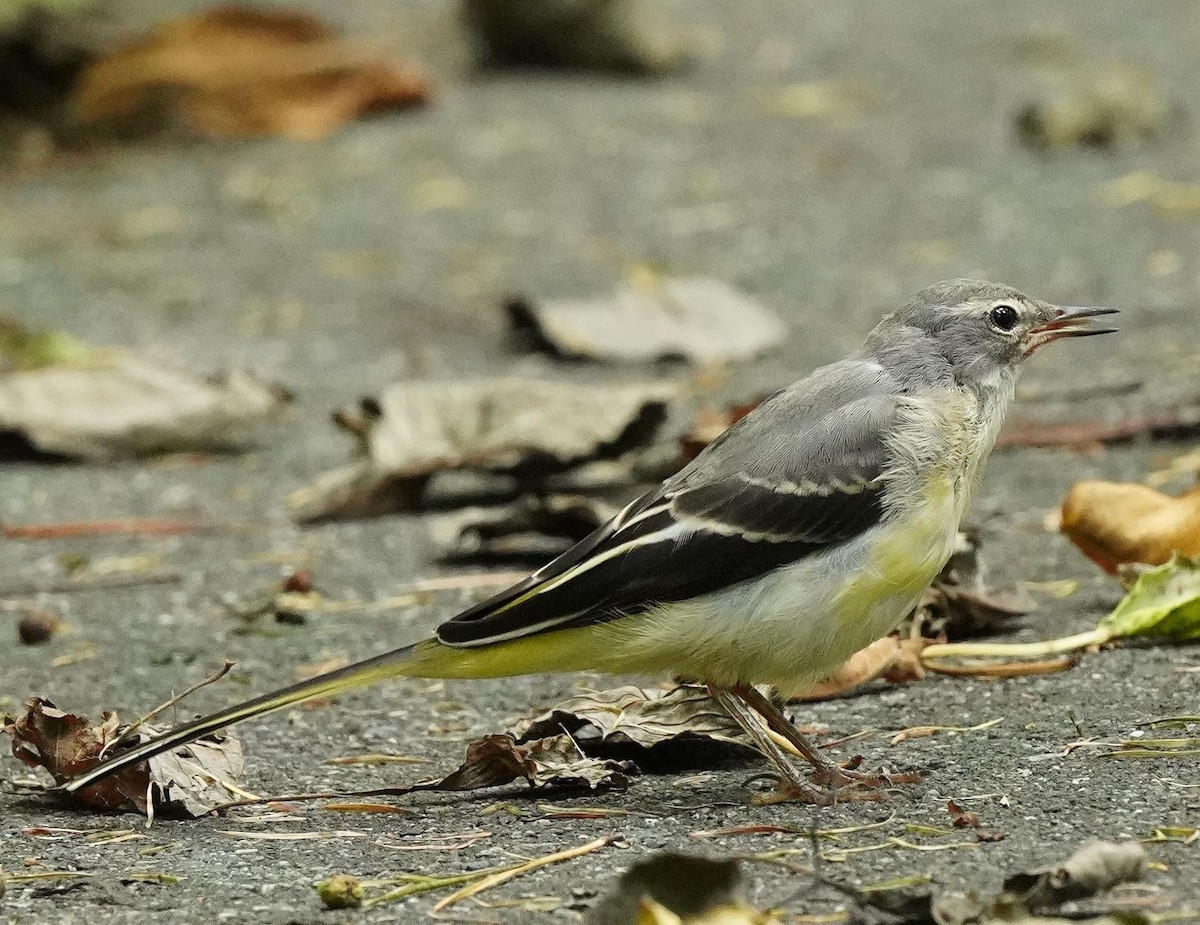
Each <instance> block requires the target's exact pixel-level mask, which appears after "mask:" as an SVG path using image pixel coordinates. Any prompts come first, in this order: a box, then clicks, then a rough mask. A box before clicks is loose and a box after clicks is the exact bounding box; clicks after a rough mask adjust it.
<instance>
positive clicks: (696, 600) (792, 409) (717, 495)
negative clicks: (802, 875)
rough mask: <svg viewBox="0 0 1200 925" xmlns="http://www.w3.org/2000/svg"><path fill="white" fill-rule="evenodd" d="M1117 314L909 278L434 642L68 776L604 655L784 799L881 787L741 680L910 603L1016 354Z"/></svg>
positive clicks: (937, 549)
mask: <svg viewBox="0 0 1200 925" xmlns="http://www.w3.org/2000/svg"><path fill="white" fill-rule="evenodd" d="M1113 312H1115V309H1111V308H1097V307H1063V306H1057V305H1053V304H1050V303H1048V302H1044V301H1041V300H1039V299H1035V298H1032V297H1030V296H1027V295H1025V294H1024V293H1022V292H1020V291H1018V290H1017V289H1014V288H1012V287H1011V286H1007V285H1003V284H1000V283H991V282H983V281H976V280H964V279H955V280H946V281H943V282H939V283H936V284H934V285H931V286H929V287H927V288H925V289H922V290H921V291H920V292H919V293H917V294H916V296H914V297H913V298H912V299H910V300H909V301H907V302H905V303H904V304H902V305H901V306H900V307H899V308H897V309H896V310H895V311H893V312H891V313H890V314H887V315H885V316H884V317H883V319H882V320H881V321H880V322H879V323H878V324H877V325H876V326H875V327H874V328H873V329H872V330H871V331H870V333H869V334H868V335H867V337H866V339H865V341H864V342H863V344H862V346H861V347H860V348H859V349H858V350H857V351H855V352H854V353H852V354H851V355H849V356H847V357H845V358H843V359H840V360H837V361H835V362H833V363H830V364H829V365H826V366H823V367H821V368H819V369H816V370H815V371H813V372H811V373H809V374H808V375H807V376H805V377H804V378H802V379H800V380H799V381H798V382H795V383H793V384H792V385H790V386H787V387H785V388H783V389H780V390H779V391H777V392H775V393H774V394H773V395H771V396H770V397H769V398H767V399H766V400H764V401H763V402H762V403H761V404H760V405H759V406H758V407H757V408H755V409H754V410H753V411H752V412H750V413H749V414H747V415H746V416H744V417H743V418H742V419H741V420H739V421H738V422H737V423H735V424H733V425H732V426H731V427H729V428H728V429H727V430H726V431H725V432H724V433H722V434H721V435H720V436H719V437H718V438H717V439H716V440H715V441H714V442H713V443H711V444H710V445H709V446H708V447H706V448H705V449H704V450H703V451H702V452H701V453H700V454H699V455H697V456H696V457H695V458H694V459H693V460H692V461H691V462H690V463H688V464H687V465H685V466H684V467H683V468H682V469H680V470H679V471H678V472H677V473H676V474H675V475H673V476H671V477H670V478H667V479H666V480H664V481H663V482H662V483H661V484H659V485H658V486H657V487H655V488H653V489H652V490H650V491H648V492H646V493H645V494H642V495H641V496H640V497H638V498H636V499H634V500H633V501H631V502H630V503H629V504H627V505H626V506H625V507H624V508H623V509H622V510H621V511H620V512H619V513H617V514H616V515H615V516H614V517H613V518H612V519H611V520H609V521H608V522H607V523H605V524H603V525H602V526H601V527H599V528H598V529H596V530H595V531H594V532H593V533H591V534H590V535H589V536H587V537H585V538H584V539H582V540H580V541H579V542H578V543H576V544H575V545H574V546H572V547H571V548H570V549H568V550H567V551H566V552H564V553H562V554H561V555H559V556H558V557H557V558H555V559H554V560H553V561H551V562H549V563H548V564H547V565H545V566H543V567H542V568H539V569H537V570H536V571H534V572H533V573H532V574H530V575H529V576H528V577H526V578H525V579H524V580H522V581H519V582H518V583H516V584H514V585H512V586H511V587H509V588H507V589H505V590H503V591H501V592H499V593H497V594H495V595H494V596H492V597H490V598H488V599H487V600H484V601H482V602H480V603H478V604H475V605H474V606H472V607H470V608H468V609H466V610H464V611H462V612H461V613H459V614H458V615H457V616H454V617H453V618H451V619H449V620H447V621H445V622H443V623H442V624H441V625H439V626H438V627H437V629H436V631H435V632H434V634H433V636H432V637H430V638H428V639H425V640H422V641H419V642H417V643H415V644H412V645H406V646H403V647H401V648H398V649H394V650H392V651H389V652H385V653H383V654H380V655H376V656H374V657H372V658H367V659H365V660H363V661H360V662H357V663H355V664H352V665H349V666H347V667H344V668H339V669H336V670H334V671H330V672H327V673H325V674H322V675H319V676H317V677H314V678H311V679H309V680H305V681H301V682H299V683H297V684H293V685H291V686H288V687H284V688H282V689H280V690H277V691H274V692H271V693H267V694H263V695H261V696H258V697H255V698H253V699H250V700H246V701H245V702H242V703H238V704H235V705H234V706H230V707H227V708H225V709H222V710H218V711H217V712H215V713H213V714H211V715H209V716H205V717H202V718H200V719H197V720H195V721H193V722H188V723H185V724H183V725H181V726H178V727H176V728H174V729H171V730H169V731H166V732H164V733H162V734H161V735H159V736H158V737H156V738H152V739H150V740H148V741H146V742H144V743H141V744H138V745H135V746H133V747H130V748H127V749H126V750H124V751H118V752H116V753H115V754H113V755H112V756H111V757H109V758H108V759H107V760H106V761H103V762H102V763H100V764H98V765H96V766H95V767H93V768H92V769H90V770H88V771H86V772H84V773H82V774H80V775H78V776H77V777H75V778H74V779H72V780H71V781H68V782H67V783H66V784H65V785H63V788H62V789H64V790H66V791H67V792H72V793H74V792H78V791H80V790H83V789H85V788H87V787H90V786H92V785H94V784H96V783H97V782H98V781H100V780H102V779H104V778H105V777H107V776H109V775H111V774H114V773H117V772H119V771H121V770H123V769H125V768H129V767H131V766H133V765H136V764H138V763H139V762H142V761H145V760H146V759H148V758H150V757H152V756H154V755H157V754H160V753H162V752H164V751H167V750H170V749H173V748H176V747H178V746H180V745H183V744H185V743H187V742H190V741H193V740H194V739H196V738H198V737H200V736H204V735H208V734H211V733H214V732H216V731H218V730H221V729H223V728H225V727H227V726H229V725H231V724H233V723H237V722H240V721H242V720H246V719H249V718H251V717H255V716H260V715H263V714H266V713H270V712H272V711H275V710H279V709H282V708H285V707H288V706H290V705H293V704H297V703H300V702H301V701H304V700H308V699H310V698H313V697H324V696H329V695H331V694H335V693H338V692H341V691H344V690H347V689H350V688H355V687H359V686H362V685H366V684H370V683H374V682H377V681H381V680H384V679H388V678H394V677H423V678H495V677H505V676H513V675H525V674H540V673H549V672H573V671H582V670H599V671H603V672H609V673H613V674H640V675H661V674H672V675H674V676H676V677H680V678H685V679H690V680H692V681H695V682H697V683H701V684H704V685H707V687H708V690H709V691H710V693H711V694H712V696H713V697H714V698H715V699H716V700H717V702H718V703H720V704H721V706H722V707H724V708H725V709H726V710H727V711H728V712H729V713H730V714H731V715H732V716H733V718H734V719H735V720H736V721H737V722H738V724H739V725H741V726H742V728H743V729H745V730H746V732H747V734H748V735H750V736H751V738H752V740H753V741H754V742H755V743H756V744H757V745H758V746H759V749H760V751H762V752H763V753H764V755H765V756H766V757H767V758H768V759H769V760H770V761H771V762H772V764H773V765H774V766H775V769H776V771H777V772H778V778H779V791H778V792H779V798H780V799H796V800H803V801H808V802H812V803H818V804H825V805H827V804H829V803H832V802H836V801H837V800H838V799H846V798H850V799H854V798H863V799H875V798H882V797H881V796H879V793H880V791H883V790H885V789H886V787H888V786H890V785H891V784H892V783H895V779H894V778H889V777H887V775H870V774H866V773H859V772H856V771H854V770H853V769H852V768H848V767H842V766H841V765H838V764H836V763H835V762H834V761H833V760H831V759H829V758H827V757H825V756H824V755H823V754H821V753H820V752H818V751H817V750H816V749H815V748H814V747H813V746H812V745H811V743H809V741H808V740H807V739H806V738H805V737H804V736H803V735H802V734H801V733H800V732H799V731H798V730H796V729H795V727H794V726H793V725H792V723H791V722H790V721H789V720H788V719H787V717H786V716H785V715H784V714H783V712H782V711H781V710H780V709H779V708H778V707H777V706H776V705H775V704H774V703H773V702H772V700H771V698H770V697H769V696H768V695H766V694H764V693H763V692H762V690H761V689H760V687H758V686H756V685H759V686H774V687H777V688H786V689H792V690H794V689H797V688H798V687H800V686H802V685H803V684H805V683H809V682H812V681H815V680H817V679H819V678H821V677H823V676H826V675H828V674H829V673H830V672H832V671H833V670H835V669H836V668H837V667H838V666H839V665H841V664H842V663H843V662H844V661H845V660H846V659H847V658H848V657H850V656H851V655H852V654H853V653H855V652H856V651H858V650H859V649H861V648H863V647H864V646H866V645H868V644H870V643H871V642H873V641H875V640H876V639H879V638H881V637H883V636H885V635H887V634H888V633H889V632H890V631H892V630H893V629H894V628H895V627H896V626H897V625H898V624H899V623H900V621H902V620H903V618H904V617H905V616H906V615H907V614H909V613H910V612H911V611H912V610H913V608H914V607H915V606H917V603H918V601H919V600H920V598H921V596H922V593H923V592H924V591H925V589H926V588H927V587H928V585H929V584H930V583H931V582H932V581H933V579H934V578H935V577H936V576H937V574H938V573H939V572H940V571H941V569H942V567H943V566H944V565H945V564H946V562H947V560H948V559H949V557H950V554H951V552H952V550H953V548H954V543H955V538H956V536H957V533H958V530H959V527H960V524H961V522H962V520H963V518H964V517H965V516H966V513H967V511H968V508H969V505H970V501H971V498H972V495H973V494H974V493H975V490H976V487H977V486H978V484H979V481H980V477H981V474H982V471H983V467H984V463H985V461H986V460H987V458H988V456H989V454H990V452H991V450H992V447H993V445H994V443H995V440H996V436H997V433H998V431H999V429H1000V426H1001V424H1002V422H1003V419H1004V415H1005V411H1006V409H1007V408H1008V406H1009V405H1010V403H1011V401H1012V398H1013V395H1014V388H1015V382H1016V379H1017V375H1018V373H1019V371H1020V369H1021V367H1022V364H1023V363H1024V362H1025V361H1026V360H1027V359H1028V358H1029V357H1030V356H1032V355H1033V354H1034V353H1035V352H1036V351H1037V350H1039V349H1040V348H1041V347H1043V346H1045V345H1046V344H1049V343H1051V342H1053V341H1056V340H1060V339H1063V338H1068V337H1083V336H1088V335H1095V334H1105V333H1112V332H1113V331H1114V330H1115V329H1113V328H1107V327H1096V326H1093V324H1092V322H1091V319H1093V318H1095V317H1097V316H1101V315H1108V314H1112V313H1113ZM764 724H765V725H764ZM771 733H774V735H771ZM781 741H782V742H785V743H786V744H788V745H790V746H791V749H790V750H791V752H792V754H793V755H797V754H798V755H799V756H801V757H803V758H804V759H806V760H807V761H808V762H809V763H811V764H812V766H813V770H812V772H811V773H810V774H805V773H802V772H801V770H800V769H798V768H797V767H796V766H795V765H794V764H793V763H792V761H791V758H790V757H789V756H788V755H787V754H785V753H784V751H783V750H782V749H781V748H780V745H779V742H781ZM912 779H913V778H908V779H907V780H906V781H905V782H907V781H908V780H912Z"/></svg>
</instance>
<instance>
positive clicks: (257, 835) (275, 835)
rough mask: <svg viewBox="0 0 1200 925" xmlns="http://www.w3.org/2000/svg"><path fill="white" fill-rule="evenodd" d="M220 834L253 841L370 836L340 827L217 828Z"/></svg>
mask: <svg viewBox="0 0 1200 925" xmlns="http://www.w3.org/2000/svg"><path fill="white" fill-rule="evenodd" d="M217 834H218V835H228V836H229V837H230V838H246V839H250V840H251V841H323V840H325V839H329V838H370V837H371V836H370V833H368V832H354V831H349V830H345V829H338V830H334V831H331V832H239V831H235V830H233V829H217Z"/></svg>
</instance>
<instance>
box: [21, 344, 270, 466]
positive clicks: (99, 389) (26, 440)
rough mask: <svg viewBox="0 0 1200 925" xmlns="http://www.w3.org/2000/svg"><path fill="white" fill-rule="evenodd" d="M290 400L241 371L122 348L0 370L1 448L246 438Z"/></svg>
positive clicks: (160, 446) (150, 447) (80, 452)
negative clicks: (213, 370)
mask: <svg viewBox="0 0 1200 925" xmlns="http://www.w3.org/2000/svg"><path fill="white" fill-rule="evenodd" d="M289 400H290V396H289V395H288V394H287V393H286V392H285V391H283V390H282V389H280V388H279V387H277V386H274V385H270V384H267V383H264V382H262V381H261V380H259V379H257V378H255V377H254V376H252V375H250V374H249V373H246V372H242V371H237V370H235V371H232V372H228V373H224V374H222V375H220V376H213V377H207V376H202V375H199V374H197V373H194V372H191V371H189V370H186V369H182V368H179V367H175V366H171V365H166V364H163V363H159V362H157V361H155V360H151V359H149V358H147V357H142V356H139V355H137V354H135V353H131V352H127V351H119V350H112V351H105V353H104V356H103V358H96V357H93V358H92V359H90V360H88V361H87V362H86V363H82V364H75V363H65V364H64V363H59V364H55V365H50V366H41V367H39V368H36V369H27V370H20V371H15V372H10V373H8V374H7V375H0V456H3V455H6V454H8V453H12V452H14V451H16V452H18V453H20V454H21V455H24V454H25V453H28V452H29V451H30V450H32V451H34V452H36V453H42V454H51V455H55V456H69V457H73V458H79V459H86V460H89V461H94V462H95V461H105V460H111V459H119V458H125V457H132V456H146V455H150V454H157V453H173V452H188V451H205V450H209V451H211V450H221V449H229V448H237V447H239V446H242V445H244V444H245V443H246V442H247V441H248V439H249V437H250V433H251V429H252V427H253V426H254V425H256V424H259V423H261V422H263V421H265V420H267V419H268V418H270V417H273V416H274V415H276V414H277V413H278V412H279V411H280V410H281V409H282V407H283V406H284V404H285V403H286V402H287V401H289Z"/></svg>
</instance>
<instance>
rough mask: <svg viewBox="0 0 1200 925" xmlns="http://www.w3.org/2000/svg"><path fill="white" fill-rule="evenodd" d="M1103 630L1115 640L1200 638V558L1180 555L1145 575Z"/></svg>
mask: <svg viewBox="0 0 1200 925" xmlns="http://www.w3.org/2000/svg"><path fill="white" fill-rule="evenodd" d="M1099 628H1100V629H1102V630H1105V631H1106V632H1108V633H1110V634H1111V635H1112V637H1113V638H1116V637H1121V636H1123V637H1139V636H1140V637H1156V638H1165V639H1172V640H1174V641H1176V642H1184V641H1187V640H1196V639H1200V557H1198V558H1195V559H1189V558H1187V557H1186V556H1181V555H1178V554H1176V555H1175V556H1173V557H1172V558H1171V561H1170V562H1167V563H1165V564H1163V565H1159V566H1157V567H1155V568H1152V569H1149V570H1147V571H1145V572H1143V573H1142V574H1141V575H1139V576H1138V579H1137V581H1136V582H1134V585H1133V587H1132V588H1131V589H1130V590H1129V593H1128V594H1126V595H1125V599H1124V600H1122V601H1121V603H1119V604H1118V605H1117V607H1116V609H1115V610H1113V612H1112V613H1110V614H1109V615H1108V616H1107V617H1105V618H1104V619H1103V620H1101V621H1100V624H1099Z"/></svg>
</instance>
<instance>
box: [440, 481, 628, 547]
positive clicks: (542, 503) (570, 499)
mask: <svg viewBox="0 0 1200 925" xmlns="http://www.w3.org/2000/svg"><path fill="white" fill-rule="evenodd" d="M617 511H618V508H617V507H616V506H615V505H609V504H606V503H604V502H603V501H599V500H597V499H595V498H589V497H586V496H584V495H525V496H523V497H521V498H518V499H517V500H516V501H514V502H512V503H511V504H506V505H500V506H493V507H468V508H463V509H461V510H458V511H455V512H453V513H450V514H439V515H436V516H433V517H430V518H428V520H427V523H428V525H429V531H430V533H431V534H432V535H433V540H434V542H435V543H436V544H437V546H438V547H439V548H440V549H441V553H440V557H441V558H442V559H443V560H446V561H454V562H460V561H470V562H501V561H502V562H511V561H514V560H517V561H526V560H536V561H537V562H538V563H541V562H546V561H548V560H549V559H552V558H554V557H555V556H557V555H558V554H559V553H561V552H564V551H565V550H566V549H567V547H569V546H570V545H571V544H573V543H575V542H578V541H579V540H581V539H583V538H584V537H585V536H587V535H588V534H589V533H591V532H592V531H593V530H595V529H596V528H597V527H599V526H601V525H602V524H604V523H605V522H607V521H608V520H609V518H611V517H612V516H613V515H615V514H616V513H617Z"/></svg>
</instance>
